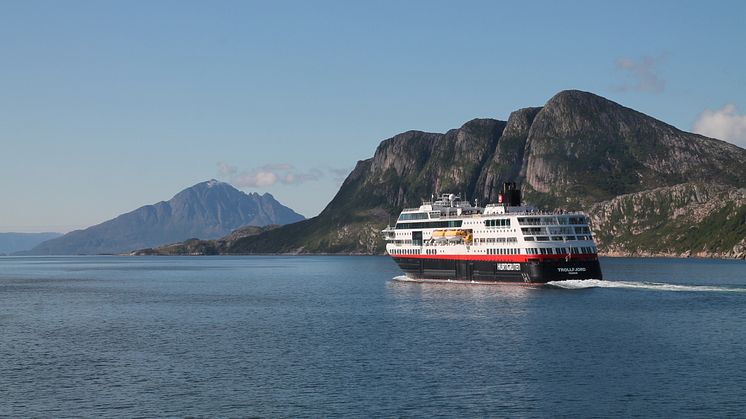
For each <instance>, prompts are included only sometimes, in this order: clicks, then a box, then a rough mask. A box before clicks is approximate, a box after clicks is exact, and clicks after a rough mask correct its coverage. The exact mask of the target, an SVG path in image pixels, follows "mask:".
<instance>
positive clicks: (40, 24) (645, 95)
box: [0, 0, 746, 232]
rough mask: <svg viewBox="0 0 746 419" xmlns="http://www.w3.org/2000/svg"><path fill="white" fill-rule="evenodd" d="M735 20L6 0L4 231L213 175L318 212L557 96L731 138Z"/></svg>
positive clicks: (91, 218) (737, 136)
mask: <svg viewBox="0 0 746 419" xmlns="http://www.w3.org/2000/svg"><path fill="white" fill-rule="evenodd" d="M524 3H530V4H524ZM744 16H746V2H742V1H732V2H684V1H669V2H666V1H660V2H642V1H640V2H636V1H625V2H617V3H612V2H593V1H567V2H553V1H552V2H543V1H533V2H496V1H490V2H476V1H474V2H470V1H464V2H453V1H427V2H415V1H407V2H401V1H377V2H368V3H363V2H357V3H353V2H347V1H339V2H326V1H318V2H300V1H299V2H288V1H277V2H251V1H236V2H230V1H216V2H207V1H204V2H187V1H155V2H151V1H118V2H114V1H106V2H101V1H87V2H82V1H64V2H63V1H47V2H40V1H20V0H19V1H8V0H6V1H3V2H0V60H1V61H0V64H1V65H0V150H1V151H0V194H1V195H2V197H3V199H2V205H0V231H62V232H64V231H69V230H71V229H75V228H82V227H86V226H89V225H93V224H96V223H99V222H102V221H105V220H107V219H109V218H112V217H114V216H116V215H118V214H121V213H123V212H127V211H130V210H132V209H134V208H137V207H139V206H142V205H145V204H150V203H154V202H157V201H160V200H167V199H169V198H171V196H173V195H174V194H175V193H177V192H178V191H179V190H181V189H183V188H185V187H188V186H190V185H192V184H195V183H198V182H200V181H204V180H208V179H210V178H218V179H221V180H225V181H229V182H232V183H234V184H235V185H236V186H238V187H240V188H241V189H242V190H244V191H246V192H270V193H272V194H273V195H275V197H276V198H278V199H279V200H280V201H281V202H283V203H285V204H287V205H289V206H290V207H292V208H294V209H296V210H297V211H299V212H300V213H302V214H304V215H306V216H313V215H316V214H317V213H318V212H319V211H320V210H321V209H323V207H324V206H325V205H326V203H327V202H328V201H329V200H330V199H331V198H332V197H333V195H334V194H335V193H336V191H337V189H338V187H339V185H340V183H341V179H342V178H343V177H344V175H346V173H348V172H349V171H350V170H351V169H352V167H354V165H355V162H356V161H357V160H361V159H366V158H368V157H370V156H372V155H373V152H374V151H375V148H376V146H377V145H378V143H379V142H380V141H381V140H383V139H386V138H389V137H391V136H393V135H395V134H397V133H399V132H402V131H406V130H410V129H418V130H424V131H434V132H444V131H446V130H448V129H450V128H455V127H459V126H460V125H461V124H463V123H464V122H465V121H468V120H470V119H472V118H476V117H492V118H497V119H503V120H504V119H506V118H507V117H508V115H509V114H510V112H511V111H513V110H515V109H518V108H521V107H526V106H540V105H542V104H544V102H546V100H548V99H549V98H550V97H551V96H552V95H554V94H555V93H557V92H558V91H560V90H564V89H582V90H587V91H591V92H594V93H597V94H600V95H602V96H605V97H607V98H610V99H612V100H614V101H617V102H619V103H621V104H623V105H625V106H629V107H632V108H635V109H637V110H639V111H642V112H644V113H647V114H649V115H651V116H654V117H656V118H659V119H661V120H663V121H666V122H668V123H671V124H673V125H675V126H677V127H679V128H681V129H684V130H687V131H690V130H693V129H696V130H698V131H699V132H703V133H705V134H709V135H716V136H719V137H721V138H723V139H726V140H729V141H731V142H734V143H737V144H739V145H741V146H744V144H746V116H744V115H745V114H746V83H745V80H744V74H746V71H745V70H746V54H744V53H743V52H744V51H743V44H744V41H746V25H744ZM725 137H728V138H725Z"/></svg>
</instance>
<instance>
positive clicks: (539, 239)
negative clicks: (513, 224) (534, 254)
mask: <svg viewBox="0 0 746 419" xmlns="http://www.w3.org/2000/svg"><path fill="white" fill-rule="evenodd" d="M536 241H537V242H545V241H549V237H547V236H536Z"/></svg>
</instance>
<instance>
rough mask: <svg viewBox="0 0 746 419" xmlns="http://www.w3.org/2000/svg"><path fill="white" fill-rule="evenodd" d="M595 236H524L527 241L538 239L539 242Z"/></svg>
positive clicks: (584, 238)
mask: <svg viewBox="0 0 746 419" xmlns="http://www.w3.org/2000/svg"><path fill="white" fill-rule="evenodd" d="M592 239H593V236H552V237H549V236H536V237H524V238H523V240H525V241H527V242H532V241H537V242H547V241H549V240H553V241H571V240H592Z"/></svg>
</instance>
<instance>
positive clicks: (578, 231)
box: [575, 227, 591, 234]
mask: <svg viewBox="0 0 746 419" xmlns="http://www.w3.org/2000/svg"><path fill="white" fill-rule="evenodd" d="M590 233H591V230H590V229H589V228H588V227H575V234H590Z"/></svg>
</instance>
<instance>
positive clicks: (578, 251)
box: [571, 247, 580, 255]
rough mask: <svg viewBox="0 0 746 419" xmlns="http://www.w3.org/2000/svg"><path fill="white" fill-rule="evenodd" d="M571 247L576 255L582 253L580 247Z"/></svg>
mask: <svg viewBox="0 0 746 419" xmlns="http://www.w3.org/2000/svg"><path fill="white" fill-rule="evenodd" d="M571 249H572V254H574V255H579V254H580V249H579V248H577V247H573V248H571Z"/></svg>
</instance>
